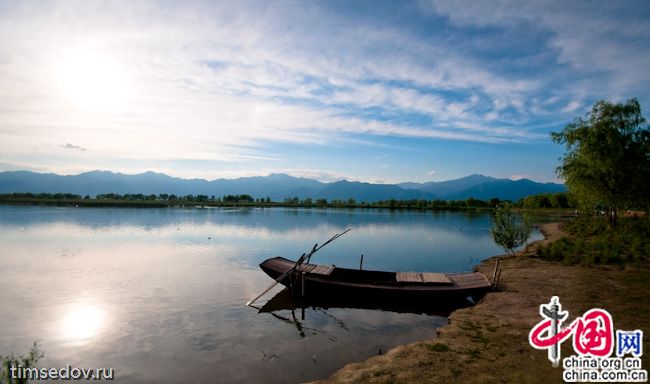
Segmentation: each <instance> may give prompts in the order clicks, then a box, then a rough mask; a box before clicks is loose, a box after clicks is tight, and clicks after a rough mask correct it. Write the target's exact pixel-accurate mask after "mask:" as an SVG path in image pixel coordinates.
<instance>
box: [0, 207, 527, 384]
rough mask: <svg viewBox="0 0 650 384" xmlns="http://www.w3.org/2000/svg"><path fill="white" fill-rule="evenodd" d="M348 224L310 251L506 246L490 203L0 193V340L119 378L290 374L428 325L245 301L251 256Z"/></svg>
mask: <svg viewBox="0 0 650 384" xmlns="http://www.w3.org/2000/svg"><path fill="white" fill-rule="evenodd" d="M349 225H350V226H352V227H353V230H352V231H351V232H349V233H348V234H346V235H345V236H343V237H341V238H340V239H338V240H336V241H335V242H334V243H332V244H330V245H328V246H327V247H325V248H323V249H322V250H321V251H320V252H318V253H317V254H316V255H315V256H314V258H313V259H312V261H313V262H317V263H324V264H336V265H337V266H344V267H352V268H358V266H359V256H360V255H361V254H362V253H363V254H364V255H365V257H364V268H365V269H385V270H413V271H425V270H432V271H443V272H459V271H467V270H470V269H471V267H472V266H473V265H475V264H477V263H478V261H479V260H481V259H483V258H485V257H487V256H491V255H494V254H499V253H502V251H501V250H500V249H499V248H497V247H496V246H495V245H494V244H493V243H492V241H491V239H490V236H489V228H490V225H491V221H490V216H489V215H488V214H486V213H473V214H466V213H458V212H436V213H431V212H426V213H420V212H390V211H376V210H370V211H367V210H320V209H311V210H307V209H304V210H303V209H283V208H278V209H99V208H48V207H45V208H44V207H5V206H0V246H1V248H0V308H2V310H1V311H0V329H1V330H2V331H1V333H0V355H6V354H8V353H10V352H12V351H13V352H19V353H23V352H26V351H27V350H28V349H29V346H30V345H31V344H32V342H33V341H34V340H39V342H40V345H41V348H42V350H43V351H44V352H45V358H44V359H43V360H41V361H40V362H39V366H40V367H65V366H66V364H70V365H72V366H75V367H111V368H113V369H114V370H115V371H116V372H115V376H116V381H117V382H129V383H144V382H156V383H174V382H197V383H199V382H227V383H228V382H232V383H238V382H241V383H248V382H265V383H270V382H277V383H285V382H299V381H305V380H313V379H317V378H321V377H324V376H327V375H328V374H330V373H332V372H334V371H335V370H337V369H338V368H340V367H342V366H343V365H345V364H346V363H349V362H353V361H359V360H363V359H365V358H366V357H368V356H370V355H373V354H377V353H378V352H379V350H380V349H381V350H382V351H386V350H388V349H389V348H391V347H393V346H395V345H398V344H403V343H408V342H412V341H415V340H419V339H423V338H430V337H435V330H436V328H437V327H439V326H441V325H444V324H446V322H447V320H446V318H445V317H439V316H432V315H425V314H419V313H395V312H391V311H379V310H362V309H341V308H338V309H337V308H330V309H322V308H308V309H306V311H305V319H304V320H301V319H300V313H299V312H296V313H292V312H291V311H290V310H281V311H277V312H274V313H258V311H257V310H256V309H254V308H250V307H246V306H245V305H244V303H245V302H246V301H248V300H250V299H251V298H253V297H254V296H256V294H257V293H259V292H261V291H262V290H263V289H264V288H265V287H266V286H268V285H269V284H270V283H271V282H272V280H271V279H270V278H269V277H268V276H266V275H265V274H264V273H263V272H262V271H261V270H260V269H259V267H258V264H259V263H260V262H261V261H263V260H265V259H266V258H269V257H271V256H277V255H282V256H285V257H288V258H294V259H295V258H297V257H298V256H299V255H300V254H301V253H302V252H304V251H307V250H309V249H311V247H312V246H313V245H314V243H321V242H323V241H325V240H327V239H328V238H329V237H331V236H332V235H333V234H335V233H337V232H341V231H342V230H344V229H345V228H346V227H347V226H349ZM534 237H540V236H539V234H538V233H536V234H534ZM279 291H280V289H279V288H276V289H274V290H273V291H272V292H270V294H268V295H267V296H265V297H264V298H263V299H262V300H261V301H260V305H263V304H264V302H265V301H266V300H269V299H270V298H271V297H272V296H273V295H274V294H275V293H277V292H279ZM294 315H295V317H294ZM294 319H295V320H298V321H299V324H298V326H296V324H295V321H294Z"/></svg>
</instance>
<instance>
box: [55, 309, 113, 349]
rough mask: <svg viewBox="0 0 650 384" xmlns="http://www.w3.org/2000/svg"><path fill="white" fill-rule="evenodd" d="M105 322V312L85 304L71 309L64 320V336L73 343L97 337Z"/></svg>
mask: <svg viewBox="0 0 650 384" xmlns="http://www.w3.org/2000/svg"><path fill="white" fill-rule="evenodd" d="M103 321H104V312H102V311H101V310H99V309H98V308H97V307H96V306H94V305H88V304H83V305H79V306H76V307H73V308H71V309H70V311H68V312H67V314H66V315H65V317H64V318H63V335H64V337H65V338H66V339H69V340H72V341H84V340H87V339H90V338H93V337H95V336H97V334H98V333H99V331H100V329H101V326H102V323H103Z"/></svg>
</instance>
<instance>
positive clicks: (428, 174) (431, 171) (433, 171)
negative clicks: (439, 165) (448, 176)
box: [427, 169, 436, 176]
mask: <svg viewBox="0 0 650 384" xmlns="http://www.w3.org/2000/svg"><path fill="white" fill-rule="evenodd" d="M435 174H436V170H435V169H432V170H430V171H429V172H427V176H433V175H435Z"/></svg>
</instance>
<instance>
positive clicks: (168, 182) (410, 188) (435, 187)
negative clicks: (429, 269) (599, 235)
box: [0, 171, 565, 202]
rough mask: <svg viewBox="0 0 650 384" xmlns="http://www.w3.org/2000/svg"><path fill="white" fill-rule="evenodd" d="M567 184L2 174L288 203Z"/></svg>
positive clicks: (518, 191)
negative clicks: (296, 199)
mask: <svg viewBox="0 0 650 384" xmlns="http://www.w3.org/2000/svg"><path fill="white" fill-rule="evenodd" d="M564 190H565V187H564V185H562V184H555V183H537V182H534V181H532V180H528V179H520V180H510V179H496V178H493V177H488V176H483V175H470V176H466V177H462V178H460V179H455V180H448V181H441V182H433V181H432V182H428V183H401V184H397V185H391V184H370V183H361V182H356V181H355V182H352V181H346V180H342V181H337V182H332V183H323V182H320V181H317V180H312V179H307V178H303V177H293V176H289V175H285V174H271V175H269V176H255V177H240V178H238V179H217V180H212V181H208V180H203V179H180V178H176V177H171V176H167V175H165V174H162V173H155V172H145V173H141V174H137V175H125V174H121V173H113V172H108V171H92V172H86V173H81V174H79V175H70V176H62V175H57V174H53V173H35V172H29V171H11V172H0V193H13V192H32V193H43V192H45V193H58V192H61V193H74V194H78V195H82V196H85V195H91V196H95V195H97V194H101V193H117V194H126V193H142V194H147V195H149V194H160V193H167V194H175V195H188V194H193V195H207V196H212V195H214V196H224V195H235V194H249V195H251V196H253V197H255V198H259V197H270V198H271V199H272V200H273V201H282V200H284V199H285V198H287V197H299V198H301V199H303V198H307V197H311V198H312V199H320V198H325V199H328V200H334V199H338V200H347V199H348V198H354V199H355V200H356V201H359V202H360V201H366V202H374V201H378V200H389V199H397V200H409V199H426V200H431V199H445V200H465V199H467V198H470V197H473V198H475V199H481V200H487V199H491V198H493V197H496V198H499V199H501V200H506V199H507V200H513V201H515V200H519V199H520V198H522V197H525V196H528V195H535V194H541V193H554V192H561V191H564Z"/></svg>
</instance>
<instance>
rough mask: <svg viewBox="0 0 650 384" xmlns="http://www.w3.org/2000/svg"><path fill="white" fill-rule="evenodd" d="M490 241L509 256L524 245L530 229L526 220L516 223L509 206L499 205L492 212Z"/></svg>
mask: <svg viewBox="0 0 650 384" xmlns="http://www.w3.org/2000/svg"><path fill="white" fill-rule="evenodd" d="M491 232H492V239H494V242H495V243H496V244H497V245H498V246H499V247H501V248H503V249H504V250H505V251H506V252H507V253H508V254H509V255H513V254H514V253H515V249H516V248H518V247H520V246H522V245H524V244H525V243H526V240H528V236H529V235H530V227H529V225H528V223H527V222H526V220H524V222H521V223H520V222H517V218H516V217H515V215H514V214H513V213H512V211H511V209H510V204H501V205H499V207H497V209H496V211H495V212H494V223H493V224H492V231H491Z"/></svg>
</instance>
